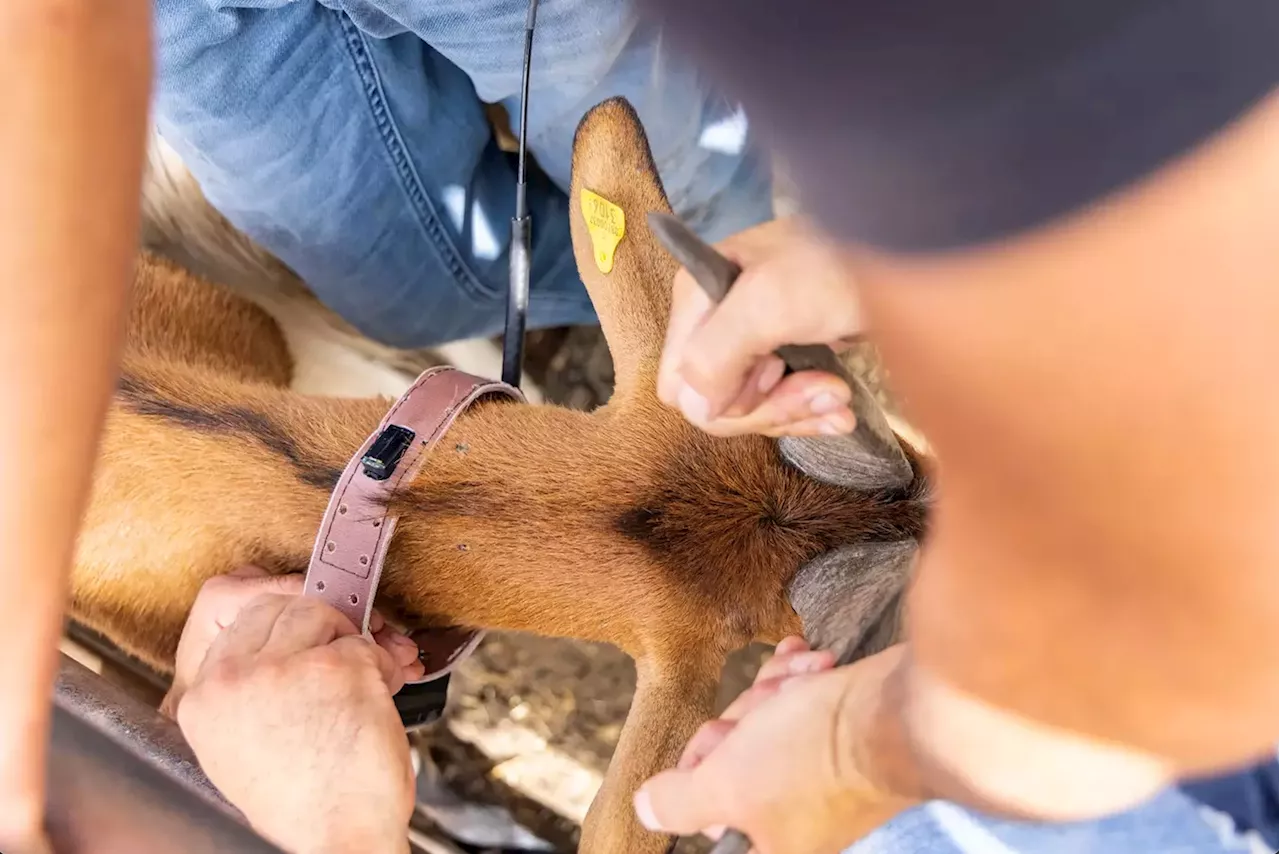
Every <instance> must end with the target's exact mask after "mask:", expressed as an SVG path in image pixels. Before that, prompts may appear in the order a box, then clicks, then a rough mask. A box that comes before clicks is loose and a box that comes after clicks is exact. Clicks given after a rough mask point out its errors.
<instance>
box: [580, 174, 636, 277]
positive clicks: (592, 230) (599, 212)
mask: <svg viewBox="0 0 1280 854" xmlns="http://www.w3.org/2000/svg"><path fill="white" fill-rule="evenodd" d="M582 217H583V219H585V220H586V221H587V233H588V234H590V235H591V250H592V253H591V254H593V255H594V256H595V258H596V267H597V268H598V269H599V270H600V272H601V273H608V272H609V271H610V270H612V269H613V253H614V250H616V249H617V248H618V244H619V243H621V242H622V238H623V236H624V235H625V234H626V233H627V218H626V217H625V216H624V215H623V213H622V208H620V207H618V206H617V205H615V204H614V203H613V202H611V201H609V200H608V199H606V198H605V197H604V196H598V195H596V194H595V193H593V192H591V191H590V190H583V191H582Z"/></svg>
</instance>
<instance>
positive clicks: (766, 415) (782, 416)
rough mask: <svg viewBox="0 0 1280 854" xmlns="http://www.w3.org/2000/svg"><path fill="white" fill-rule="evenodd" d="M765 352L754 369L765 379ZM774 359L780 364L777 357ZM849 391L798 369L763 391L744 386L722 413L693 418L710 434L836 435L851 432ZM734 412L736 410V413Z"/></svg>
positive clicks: (825, 376)
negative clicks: (757, 392)
mask: <svg viewBox="0 0 1280 854" xmlns="http://www.w3.org/2000/svg"><path fill="white" fill-rule="evenodd" d="M776 358H777V357H775V356H770V357H768V358H767V359H766V360H765V361H762V362H761V363H760V364H761V365H762V366H764V367H763V368H761V369H760V370H759V371H758V372H759V373H761V375H762V376H763V377H764V378H765V379H768V378H769V377H768V371H769V368H768V365H769V364H770V361H769V360H773V359H776ZM776 364H782V362H781V360H777V362H776ZM850 399H851V392H850V390H849V386H848V385H846V384H845V383H844V382H843V381H842V380H841V379H840V378H838V377H835V376H832V375H831V374H826V373H823V372H821V371H802V372H800V373H797V374H792V375H791V376H789V377H787V378H786V379H784V380H782V381H780V382H779V383H778V384H777V385H775V386H774V387H773V388H772V390H771V391H770V392H769V393H768V394H766V395H752V394H748V393H747V392H746V391H744V392H743V393H742V395H740V396H739V398H738V400H736V401H735V402H734V403H733V405H731V406H730V407H729V409H728V410H726V411H725V415H724V416H722V417H720V418H715V419H712V420H709V421H704V422H700V423H699V422H695V423H697V426H699V427H701V428H702V429H703V430H705V431H706V432H708V433H710V434H712V435H713V436H739V435H744V434H748V433H761V434H763V435H766V436H781V435H814V436H816V435H836V434H847V433H851V432H853V427H854V423H855V422H854V418H853V413H852V412H851V411H850V409H849V401H850ZM739 411H741V412H742V414H737V413H738V412H739Z"/></svg>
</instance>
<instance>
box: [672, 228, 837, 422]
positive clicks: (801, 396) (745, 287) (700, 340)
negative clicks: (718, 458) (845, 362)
mask: <svg viewBox="0 0 1280 854" xmlns="http://www.w3.org/2000/svg"><path fill="white" fill-rule="evenodd" d="M716 248H717V249H718V250H720V251H721V252H723V253H724V254H725V255H726V256H728V257H729V258H732V259H733V260H734V261H736V262H737V263H738V264H739V265H740V266H741V267H742V275H741V276H739V277H738V280H737V282H736V283H735V284H734V286H733V288H732V290H730V291H729V294H728V296H726V297H725V299H724V301H723V302H721V303H720V304H719V305H718V306H717V305H714V304H712V302H711V300H710V299H709V298H708V297H707V295H706V294H705V293H704V292H703V290H702V288H701V287H699V286H698V284H697V283H696V282H695V281H694V280H693V278H692V277H691V276H690V275H689V273H688V271H686V270H683V269H681V270H680V272H679V273H677V274H676V278H675V281H674V283H673V286H672V298H671V322H670V324H669V326H668V328H667V340H666V346H665V347H664V350H663V355H662V361H661V364H660V366H659V369H658V396H659V397H660V398H661V399H662V400H663V401H664V402H665V403H667V404H668V405H670V406H674V407H677V408H679V409H680V410H681V411H682V412H683V413H684V415H685V417H686V418H688V419H689V420H690V421H691V422H693V423H694V424H695V425H697V426H698V427H701V428H702V429H704V430H706V431H707V432H709V433H712V434H714V435H720V436H730V435H738V434H742V433H763V434H765V435H768V436H781V435H796V436H799V435H815V434H821V433H848V432H851V431H852V430H853V426H854V420H853V412H852V411H851V410H850V408H849V400H850V391H849V387H848V386H847V385H846V384H845V383H844V382H843V381H841V380H840V379H839V378H837V377H834V376H832V375H830V374H826V373H823V372H820V371H801V372H798V373H795V374H793V375H791V376H789V377H787V378H786V379H783V378H782V372H783V369H784V366H783V363H782V360H781V359H779V358H778V357H777V356H775V355H773V351H774V350H775V349H776V348H777V347H779V346H781V345H784V344H830V345H832V346H834V347H836V348H837V349H838V348H841V347H843V346H847V344H848V343H849V342H850V340H851V338H852V337H853V336H855V335H856V334H857V333H858V332H859V331H860V330H861V313H860V311H859V306H858V299H857V293H856V291H855V289H854V286H853V279H852V274H851V272H850V270H849V266H848V262H847V260H846V259H845V258H844V256H843V255H842V253H841V252H840V250H839V249H838V248H837V247H835V246H834V245H832V244H830V243H828V242H827V241H826V240H825V239H824V238H822V237H821V236H820V235H818V234H817V233H816V232H815V231H814V230H813V229H812V227H810V226H808V225H806V224H804V223H803V222H801V221H800V220H799V219H798V218H795V217H788V218H785V219H778V220H773V221H771V222H767V223H764V224H762V225H758V226H755V227H754V228H750V229H747V230H746V231H743V232H741V233H739V234H736V235H734V236H733V237H730V238H729V239H727V240H725V241H722V242H721V243H719V244H717V246H716Z"/></svg>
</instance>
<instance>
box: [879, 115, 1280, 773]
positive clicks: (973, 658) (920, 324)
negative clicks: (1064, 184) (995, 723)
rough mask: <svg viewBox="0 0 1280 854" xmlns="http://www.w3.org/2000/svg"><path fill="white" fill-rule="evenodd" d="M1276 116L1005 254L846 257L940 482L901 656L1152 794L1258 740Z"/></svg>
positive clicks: (1271, 620)
mask: <svg viewBox="0 0 1280 854" xmlns="http://www.w3.org/2000/svg"><path fill="white" fill-rule="evenodd" d="M1275 116H1276V113H1275V103H1274V100H1272V101H1270V102H1268V103H1267V104H1264V105H1262V106H1261V107H1259V108H1258V109H1257V110H1255V111H1254V113H1253V114H1252V115H1251V116H1250V117H1248V118H1247V119H1246V120H1244V121H1242V122H1240V123H1238V124H1237V125H1236V126H1235V127H1233V128H1230V129H1229V130H1228V131H1227V132H1225V133H1224V134H1223V135H1222V136H1221V137H1220V138H1219V139H1217V140H1215V141H1214V142H1213V143H1211V144H1210V145H1209V146H1207V147H1206V148H1205V149H1204V150H1202V151H1200V152H1196V153H1194V154H1193V155H1191V156H1190V157H1189V158H1188V159H1186V160H1184V161H1183V162H1181V163H1178V164H1174V165H1173V166H1172V167H1171V168H1169V169H1166V170H1165V171H1163V172H1162V173H1158V174H1157V175H1155V176H1153V178H1152V179H1151V180H1149V181H1147V182H1145V183H1144V184H1143V185H1141V186H1139V187H1136V188H1134V189H1133V190H1131V191H1128V192H1126V193H1124V194H1121V195H1119V196H1117V197H1115V198H1112V199H1110V200H1108V201H1107V203H1106V204H1105V205H1103V206H1099V207H1097V208H1094V209H1092V210H1090V211H1088V212H1087V214H1086V215H1081V216H1079V217H1076V218H1073V219H1072V220H1070V221H1066V222H1063V223H1059V224H1056V225H1054V226H1051V227H1048V228H1045V229H1042V230H1040V231H1038V232H1035V233H1032V234H1028V235H1024V236H1021V237H1019V238H1018V239H1016V240H1012V241H1010V242H1008V243H1006V244H1004V245H1001V246H998V247H985V248H980V249H975V250H971V251H968V252H964V253H951V254H948V255H945V256H938V257H933V258H923V259H912V260H902V259H888V258H884V257H877V256H873V255H869V254H868V255H865V256H863V257H860V258H859V259H858V260H859V269H860V270H861V271H862V273H863V296H864V303H865V306H866V310H867V313H868V315H869V317H870V318H871V325H872V327H873V328H875V329H876V331H877V334H878V335H879V336H880V341H881V344H882V347H883V350H884V352H885V357H886V362H887V365H888V367H889V370H890V372H891V374H892V375H893V377H894V381H895V388H896V389H897V390H898V391H899V392H900V393H901V394H902V396H903V397H904V399H905V400H906V401H907V405H908V409H909V415H910V417H911V418H912V420H913V422H914V423H916V424H917V425H918V426H920V427H921V428H922V429H923V431H924V432H925V433H926V434H927V435H928V436H929V439H930V443H931V445H932V446H933V447H934V448H935V450H936V451H937V452H938V455H939V458H940V461H941V478H940V485H941V489H940V493H941V499H940V503H939V507H938V513H937V517H936V523H935V525H934V528H933V530H932V532H931V535H930V542H929V544H928V547H927V549H926V551H925V554H924V555H923V557H922V565H921V569H920V573H919V580H918V583H917V585H916V588H915V591H914V593H913V598H912V601H911V612H912V629H911V631H912V644H913V655H914V656H916V658H917V659H918V661H919V662H920V663H921V664H922V665H923V666H924V667H927V668H928V671H929V672H930V673H934V674H937V675H938V676H939V677H940V678H943V679H945V680H947V681H948V682H949V683H950V684H952V685H953V686H955V687H957V688H958V689H960V690H962V691H963V692H966V693H968V694H970V695H972V696H974V697H977V698H981V699H982V700H983V701H985V702H987V703H990V704H992V705H993V706H995V707H998V708H1000V709H1003V710H1006V711H1010V712H1013V713H1015V714H1017V715H1020V716H1022V717H1025V718H1026V719H1029V720H1031V721H1036V722H1038V723H1040V724H1044V725H1047V726H1049V727H1054V728H1058V729H1061V730H1064V731H1071V732H1074V733H1079V734H1084V735H1087V736H1089V737H1091V738H1094V739H1096V740H1099V741H1107V742H1112V743H1117V744H1120V745H1128V746H1129V747H1130V748H1131V749H1133V750H1135V751H1138V752H1140V753H1143V754H1149V755H1154V756H1160V757H1163V758H1164V759H1165V760H1166V761H1168V762H1169V764H1170V766H1171V767H1172V768H1173V769H1174V770H1175V771H1176V772H1177V773H1189V772H1193V771H1196V770H1207V769H1210V768H1214V767H1222V766H1223V765H1225V764H1229V763H1232V762H1236V761H1240V760H1243V759H1246V758H1248V757H1250V756H1253V755H1256V754H1257V753H1258V752H1259V751H1262V750H1266V749H1267V748H1268V747H1269V746H1270V745H1272V744H1273V742H1274V725H1275V723H1274V722H1275V717H1276V714H1277V710H1276V685H1275V678H1276V670H1277V661H1276V651H1275V649H1274V647H1273V646H1272V645H1270V644H1266V643H1263V642H1260V641H1259V639H1260V638H1266V637H1271V636H1273V635H1274V632H1275V629H1276V623H1277V615H1276V600H1277V591H1276V575H1275V564H1276V551H1275V548H1276V542H1275V528H1274V525H1275V522H1274V520H1275V518H1276V513H1277V506H1276V482H1275V471H1276V456H1275V454H1276V444H1275V436H1276V431H1277V426H1276V373H1275V370H1276V369H1275V364H1276V362H1275V347H1276V326H1275V323H1276V321H1275V318H1276V312H1277V307H1276V290H1277V289H1276V278H1275V277H1276V263H1277V260H1276V231H1277V224H1276V210H1275V193H1274V189H1273V187H1274V182H1275V179H1276V172H1275V169H1276V163H1275V148H1276V139H1275Z"/></svg>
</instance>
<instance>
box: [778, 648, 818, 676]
mask: <svg viewBox="0 0 1280 854" xmlns="http://www.w3.org/2000/svg"><path fill="white" fill-rule="evenodd" d="M827 666H828V656H827V654H826V653H824V652H804V653H800V654H799V655H797V656H796V657H795V658H793V659H791V661H789V662H787V672H788V673H796V674H799V673H817V672H818V671H820V670H825V669H826V668H827Z"/></svg>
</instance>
